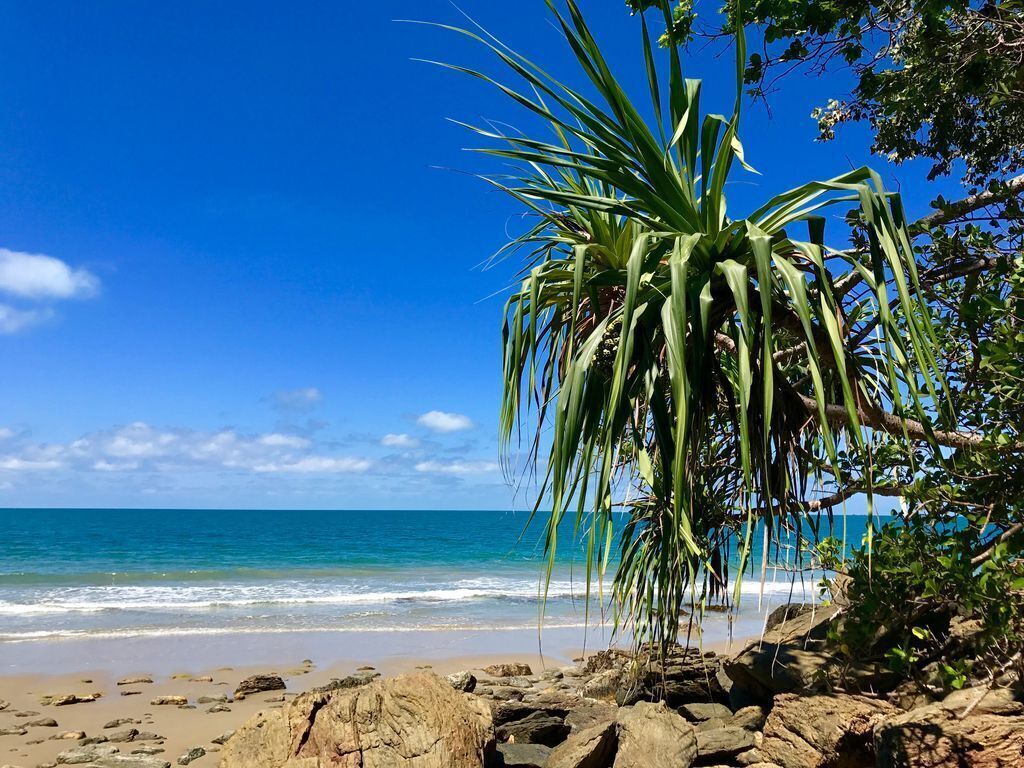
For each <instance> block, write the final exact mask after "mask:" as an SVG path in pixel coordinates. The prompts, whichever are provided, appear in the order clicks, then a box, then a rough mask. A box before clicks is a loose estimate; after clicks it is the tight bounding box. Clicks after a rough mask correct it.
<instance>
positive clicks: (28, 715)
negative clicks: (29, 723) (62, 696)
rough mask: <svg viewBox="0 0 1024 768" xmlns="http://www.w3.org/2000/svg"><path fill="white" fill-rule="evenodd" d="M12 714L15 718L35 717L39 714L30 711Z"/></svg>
mask: <svg viewBox="0 0 1024 768" xmlns="http://www.w3.org/2000/svg"><path fill="white" fill-rule="evenodd" d="M13 714H14V716H15V717H35V716H36V715H38V714H39V713H38V712H35V711H33V710H31V709H26V710H24V711H23V712H14V713H13Z"/></svg>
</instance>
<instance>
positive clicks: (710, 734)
mask: <svg viewBox="0 0 1024 768" xmlns="http://www.w3.org/2000/svg"><path fill="white" fill-rule="evenodd" d="M754 736H755V734H753V733H752V732H750V731H748V730H746V729H744V728H738V727H736V726H735V725H726V726H723V727H721V728H710V729H708V730H705V731H697V756H698V757H699V758H700V762H701V763H702V764H703V765H714V764H716V763H724V762H729V761H731V760H732V759H733V758H734V757H736V756H737V755H738V754H740V753H741V752H746V751H747V750H748V749H752V748H753V746H754Z"/></svg>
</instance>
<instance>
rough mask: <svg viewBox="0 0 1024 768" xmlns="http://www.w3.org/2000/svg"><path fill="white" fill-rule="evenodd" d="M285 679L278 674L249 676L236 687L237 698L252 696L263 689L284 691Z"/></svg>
mask: <svg viewBox="0 0 1024 768" xmlns="http://www.w3.org/2000/svg"><path fill="white" fill-rule="evenodd" d="M283 690H284V680H282V679H281V678H280V677H278V676H277V675H253V676H252V677H247V678H245V680H243V681H242V682H240V683H239V684H238V687H237V688H236V689H235V698H236V699H237V698H239V697H241V696H251V695H252V694H254V693H262V692H263V691H283Z"/></svg>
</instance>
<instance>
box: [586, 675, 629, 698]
mask: <svg viewBox="0 0 1024 768" xmlns="http://www.w3.org/2000/svg"><path fill="white" fill-rule="evenodd" d="M621 682H622V670H621V669H619V668H617V667H612V668H611V669H606V670H604V671H603V672H598V673H597V674H595V675H594V676H593V677H591V678H590V679H589V680H587V681H586V682H585V683H583V685H581V686H580V696H583V697H584V698H587V699H597V700H599V701H615V696H616V694H617V693H618V691H619V685H620V684H621Z"/></svg>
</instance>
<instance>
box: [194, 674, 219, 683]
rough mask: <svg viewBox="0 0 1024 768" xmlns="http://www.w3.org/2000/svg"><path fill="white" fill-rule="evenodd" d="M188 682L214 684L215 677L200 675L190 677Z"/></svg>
mask: <svg viewBox="0 0 1024 768" xmlns="http://www.w3.org/2000/svg"><path fill="white" fill-rule="evenodd" d="M188 681H189V682H190V683H212V682H213V676H212V675H199V677H190V678H189V679H188Z"/></svg>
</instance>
